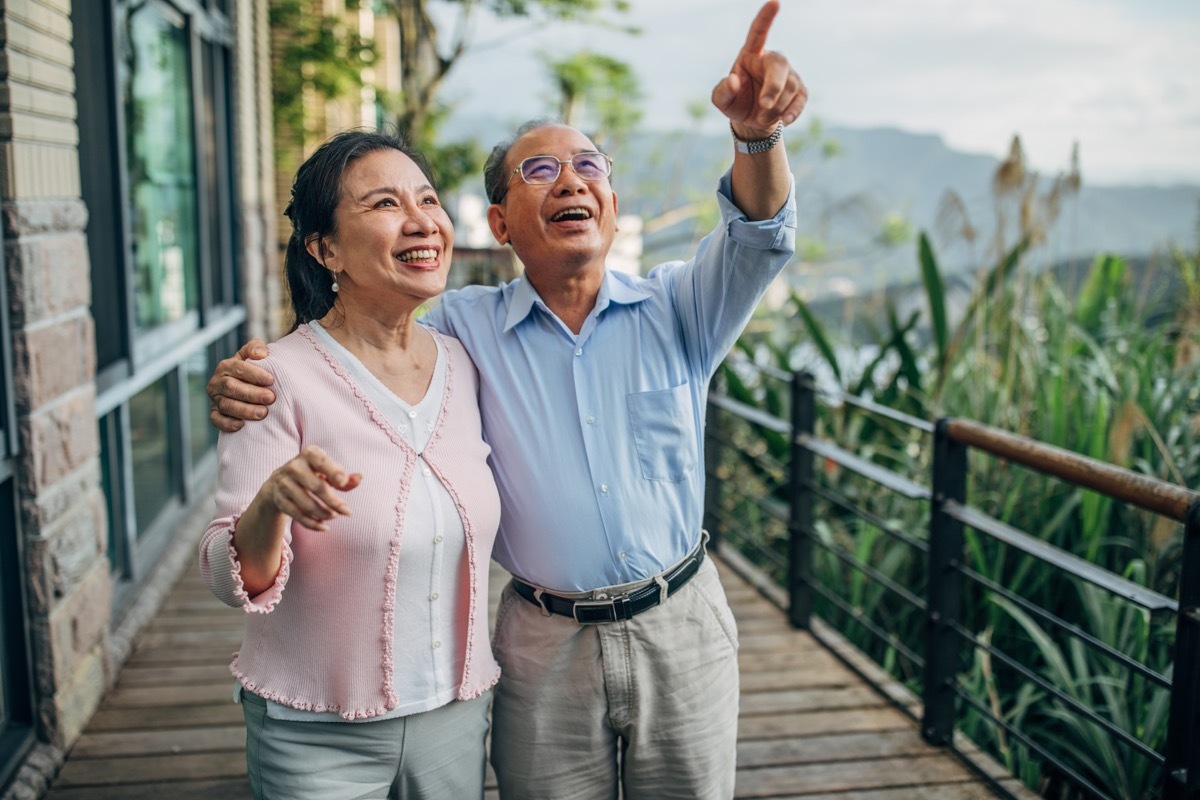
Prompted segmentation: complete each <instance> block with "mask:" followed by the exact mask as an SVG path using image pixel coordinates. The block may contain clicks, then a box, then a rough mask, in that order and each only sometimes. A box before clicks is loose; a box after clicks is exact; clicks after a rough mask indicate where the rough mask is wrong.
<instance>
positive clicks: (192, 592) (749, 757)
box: [48, 562, 990, 800]
mask: <svg viewBox="0 0 1200 800" xmlns="http://www.w3.org/2000/svg"><path fill="white" fill-rule="evenodd" d="M718 567H719V569H720V570H721V575H722V579H723V580H724V581H725V584H726V586H727V594H728V596H729V598H730V601H731V605H732V606H733V610H734V614H735V616H736V618H737V619H738V623H739V629H740V642H741V647H740V652H739V664H740V665H741V670H742V676H741V681H742V683H741V692H742V696H741V720H740V723H739V731H738V733H739V736H738V768H739V774H738V790H737V792H738V793H737V796H738V797H760V798H765V797H770V798H774V799H775V800H782V799H783V798H787V797H806V798H812V797H824V798H827V800H833V798H834V797H837V798H840V800H849V799H850V798H862V800H900V798H912V797H920V798H928V800H961V799H962V798H967V797H971V798H977V797H985V796H989V795H990V792H989V791H988V790H987V789H986V788H985V786H984V784H982V783H981V782H979V781H978V780H975V779H974V776H973V775H972V774H971V773H970V772H968V771H967V770H966V769H965V767H963V766H962V765H961V764H960V763H959V762H958V761H957V760H956V759H955V758H954V757H953V756H952V755H951V754H950V753H949V752H945V751H939V750H935V749H933V748H930V747H929V746H927V745H926V744H925V743H924V742H923V741H922V740H921V738H920V736H919V733H918V730H917V728H916V726H915V725H914V724H913V722H912V720H911V719H909V718H908V717H906V716H904V715H903V714H902V713H900V712H899V711H898V710H896V709H895V708H894V707H892V706H890V705H888V704H887V702H886V700H885V699H884V698H883V697H882V696H881V695H880V694H878V693H877V692H875V691H873V690H871V689H869V688H868V687H866V686H865V685H864V684H863V683H862V681H861V679H860V678H859V676H858V675H856V674H855V673H854V672H853V671H851V670H850V669H848V668H847V667H846V665H845V664H844V663H843V662H842V661H840V660H839V659H838V658H837V657H835V656H834V655H832V654H831V652H830V651H829V650H828V649H826V647H825V646H824V645H823V644H822V643H821V642H820V641H818V640H817V639H816V638H814V636H813V635H812V634H811V633H810V632H808V631H797V630H794V629H792V628H791V626H790V625H789V624H788V623H787V620H786V618H785V616H784V615H783V614H782V613H781V612H780V610H779V609H778V608H777V607H775V606H774V605H772V604H771V603H769V602H767V601H766V600H765V599H764V598H763V597H762V596H761V595H760V594H759V593H758V592H757V590H755V589H753V588H752V587H750V586H749V584H747V583H745V582H744V581H742V580H741V579H740V578H739V577H737V576H736V575H735V574H733V573H732V572H731V571H729V570H728V569H726V568H725V567H724V566H723V565H721V564H720V563H719V562H718ZM492 579H493V585H492V589H491V591H490V593H489V594H490V597H491V603H492V608H493V609H494V608H495V604H496V602H497V599H498V597H499V594H500V590H501V589H502V588H503V585H504V583H505V582H506V580H507V576H506V575H504V574H503V572H502V571H500V570H498V569H497V567H496V565H495V564H494V563H493V565H492ZM244 619H245V618H244V613H243V612H241V611H239V610H237V609H230V608H228V607H226V606H223V605H221V604H220V603H219V602H217V601H216V600H215V599H214V598H213V597H212V596H211V595H210V594H209V593H208V590H207V588H205V587H204V586H203V584H202V582H201V581H200V579H199V577H198V575H193V574H188V575H186V576H185V577H184V579H183V580H181V581H180V583H179V584H178V585H177V586H176V587H175V590H174V591H173V592H172V594H171V595H170V596H169V598H168V600H167V602H166V604H165V606H164V609H163V611H162V613H160V615H159V616H158V617H157V618H156V619H155V620H153V621H152V622H151V624H150V625H148V626H147V628H146V629H145V630H144V631H143V633H142V635H141V636H140V637H139V639H138V641H137V642H136V644H135V649H134V653H133V655H132V657H131V658H130V659H129V660H128V662H127V663H126V665H125V668H124V669H123V671H122V673H121V675H120V676H118V681H117V686H116V688H115V689H114V690H113V691H112V692H111V693H110V694H109V695H108V696H107V697H106V698H105V700H104V702H103V704H102V705H101V708H100V711H99V712H98V713H97V714H96V715H95V717H94V718H93V720H92V722H91V724H89V726H88V728H87V730H86V731H85V733H84V735H83V736H82V737H81V738H80V740H79V741H78V742H77V743H76V745H75V747H74V749H73V750H72V752H71V753H70V756H69V758H68V761H67V763H66V764H65V765H64V768H63V771H62V776H61V777H60V779H59V780H58V781H57V782H56V783H55V785H54V788H53V791H52V792H51V793H50V795H48V800H84V798H87V800H117V798H121V800H149V798H155V800H158V798H172V800H202V799H203V800H246V799H247V798H248V797H249V788H248V786H247V785H246V782H245V778H244V775H245V755H244V748H245V729H244V724H243V721H242V712H241V709H240V707H239V706H237V705H236V704H234V703H233V702H232V698H231V694H232V686H233V678H232V676H231V675H230V674H229V671H228V663H229V661H230V658H231V655H232V653H233V652H234V651H235V650H237V649H238V648H239V647H240V645H241V637H242V629H243V625H244ZM822 638H824V636H823V637H822ZM834 646H835V648H836V649H837V650H838V652H842V650H843V649H846V646H845V645H843V644H842V643H841V642H835V645H834ZM843 655H845V656H847V657H850V658H851V659H852V660H853V659H855V658H860V656H856V654H855V653H854V652H853V651H849V650H848V651H847V653H843ZM856 663H857V662H856ZM878 675H879V673H878V672H876V673H875V674H874V676H875V677H876V678H877V679H878ZM890 685H891V686H894V687H898V688H897V690H896V691H897V693H898V692H899V690H900V688H902V687H899V684H896V683H895V682H892V684H890ZM485 798H488V799H489V800H498V794H497V792H496V790H495V777H494V775H493V773H492V771H491V769H490V766H489V769H488V775H487V783H486V792H485Z"/></svg>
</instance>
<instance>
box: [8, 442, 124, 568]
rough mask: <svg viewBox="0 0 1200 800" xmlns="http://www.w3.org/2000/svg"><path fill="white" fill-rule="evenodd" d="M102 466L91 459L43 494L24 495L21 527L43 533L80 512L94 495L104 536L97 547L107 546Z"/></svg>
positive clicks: (32, 533)
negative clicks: (81, 506)
mask: <svg viewBox="0 0 1200 800" xmlns="http://www.w3.org/2000/svg"><path fill="white" fill-rule="evenodd" d="M100 488H101V478H100V465H99V463H98V462H89V463H87V464H86V465H84V467H83V469H81V470H78V471H77V472H74V473H72V474H71V475H69V476H67V477H66V478H64V479H63V480H61V481H59V482H58V483H56V484H55V485H53V486H50V487H48V488H46V489H45V490H44V491H43V492H42V493H41V494H40V495H36V496H28V497H22V498H21V505H20V514H21V528H22V530H26V531H30V532H31V535H33V536H41V534H42V531H45V530H47V529H49V528H51V527H53V526H55V525H57V524H59V522H60V521H61V520H63V519H65V518H66V517H67V516H68V515H70V514H72V513H75V512H77V511H78V509H79V507H80V504H81V503H85V502H86V499H87V498H88V497H92V496H95V498H96V499H95V501H94V502H95V503H97V504H98V505H99V511H98V512H97V510H96V509H93V510H92V513H93V515H97V513H98V516H99V519H100V522H99V525H100V527H101V529H102V531H101V532H102V533H105V536H104V537H103V538H101V539H100V540H99V541H97V549H98V550H103V549H104V548H105V547H106V546H107V545H106V542H107V533H106V532H105V531H103V529H104V528H106V527H107V515H106V514H105V511H104V496H103V494H102V492H101V491H100Z"/></svg>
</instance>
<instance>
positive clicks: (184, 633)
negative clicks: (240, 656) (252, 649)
mask: <svg viewBox="0 0 1200 800" xmlns="http://www.w3.org/2000/svg"><path fill="white" fill-rule="evenodd" d="M241 644H242V631H240V630H232V631H231V630H228V629H218V630H214V631H209V630H177V631H173V630H162V631H155V630H150V631H147V632H145V633H143V634H142V635H141V636H139V637H138V650H139V651H141V650H157V649H168V648H181V649H183V648H191V647H202V648H209V647H224V648H233V649H234V650H236V649H237V648H239V647H241Z"/></svg>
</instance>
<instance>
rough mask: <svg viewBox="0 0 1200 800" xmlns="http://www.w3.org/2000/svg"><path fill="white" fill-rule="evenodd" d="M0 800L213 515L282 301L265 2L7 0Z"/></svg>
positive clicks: (33, 782)
mask: <svg viewBox="0 0 1200 800" xmlns="http://www.w3.org/2000/svg"><path fill="white" fill-rule="evenodd" d="M0 22H2V29H0V30H2V36H3V51H2V53H0V58H2V59H3V62H4V69H3V70H0V199H2V203H3V232H4V233H3V235H4V247H3V248H2V253H0V255H2V259H3V260H2V261H0V798H9V797H11V798H19V797H37V796H38V795H39V793H40V792H41V791H42V790H43V789H44V787H45V785H46V783H47V782H48V779H49V778H50V777H51V776H52V775H53V774H54V772H55V771H56V770H57V769H58V767H59V765H61V762H62V754H63V753H64V752H65V751H66V750H67V749H68V748H69V747H70V746H71V745H72V744H73V743H74V741H75V740H76V739H77V738H78V736H79V734H80V733H81V731H82V730H83V727H84V725H85V724H86V723H87V721H88V719H89V718H90V717H91V715H92V714H93V712H94V711H95V709H96V708H97V706H98V704H99V702H100V699H101V697H102V696H103V694H104V692H105V690H106V689H107V688H108V687H109V685H110V683H111V681H112V679H113V677H114V676H115V674H116V670H117V668H118V667H119V666H120V664H121V663H122V662H123V661H124V659H125V657H126V656H127V655H128V650H129V643H130V642H131V640H132V636H133V634H134V633H136V631H137V630H138V628H139V627H140V626H141V624H143V623H144V622H145V621H146V620H147V619H148V618H149V617H150V616H152V614H153V613H154V612H155V611H156V610H157V605H158V602H159V600H160V598H161V597H162V594H163V593H164V592H165V590H166V588H167V587H168V586H169V585H170V584H171V583H173V582H174V579H175V577H176V576H177V575H178V574H179V571H180V570H181V569H183V568H184V567H185V566H186V564H187V563H188V561H189V559H190V556H191V554H192V551H193V547H194V544H195V541H196V539H197V537H198V536H199V534H200V532H201V529H202V527H203V523H204V520H205V518H206V517H207V515H208V514H209V513H210V511H211V509H210V507H209V505H208V502H209V500H208V498H209V492H210V489H211V486H212V483H213V479H214V478H215V467H216V464H215V443H216V435H215V432H214V430H213V429H212V428H211V426H209V424H208V399H207V397H206V396H205V393H204V388H205V383H206V382H207V379H208V376H209V375H210V374H211V372H212V369H213V367H214V365H215V362H216V361H217V360H219V359H220V358H222V357H224V356H225V355H228V354H229V353H231V352H232V351H233V350H234V349H235V348H236V347H237V345H238V343H240V342H241V341H244V340H245V339H246V338H247V337H249V336H261V337H264V338H270V337H271V336H272V335H273V334H274V333H276V332H277V331H276V329H275V324H276V323H275V317H276V312H277V309H278V308H279V307H280V286H279V280H278V269H277V267H276V263H275V262H276V254H277V253H276V245H275V242H276V227H277V219H278V217H279V211H278V204H277V203H276V199H275V196H274V161H273V157H272V141H271V115H270V97H271V93H270V80H269V73H270V58H269V52H268V51H269V31H268V18H267V2H266V0H0Z"/></svg>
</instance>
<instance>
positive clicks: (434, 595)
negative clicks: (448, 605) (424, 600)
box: [429, 592, 438, 600]
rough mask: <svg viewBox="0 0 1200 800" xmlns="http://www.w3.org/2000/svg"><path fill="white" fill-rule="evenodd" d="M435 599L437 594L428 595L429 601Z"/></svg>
mask: <svg viewBox="0 0 1200 800" xmlns="http://www.w3.org/2000/svg"><path fill="white" fill-rule="evenodd" d="M437 598H438V594H437V592H434V593H433V594H431V595H429V599H430V600H437Z"/></svg>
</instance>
